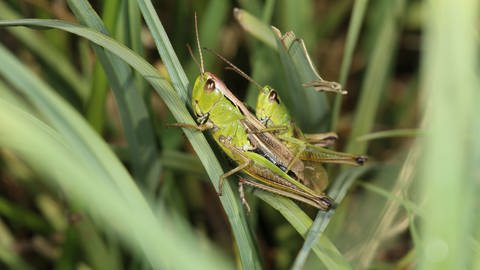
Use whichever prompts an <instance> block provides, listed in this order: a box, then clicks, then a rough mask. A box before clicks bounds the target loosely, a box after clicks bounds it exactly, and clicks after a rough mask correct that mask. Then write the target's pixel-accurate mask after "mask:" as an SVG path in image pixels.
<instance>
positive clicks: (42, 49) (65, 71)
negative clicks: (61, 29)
mask: <svg viewBox="0 0 480 270" xmlns="http://www.w3.org/2000/svg"><path fill="white" fill-rule="evenodd" d="M18 18H20V15H18V14H17V13H16V12H15V11H13V10H12V9H10V8H9V7H8V6H7V5H6V3H5V2H4V1H2V2H0V19H4V20H6V19H8V20H15V19H18ZM9 31H10V32H11V33H12V34H13V35H14V36H15V37H16V38H18V39H19V40H21V41H22V42H23V44H25V46H26V47H28V48H29V49H30V50H32V51H33V52H34V53H35V54H36V55H37V56H38V57H39V58H40V59H42V60H43V61H45V63H47V64H48V65H49V66H51V67H52V70H54V71H55V72H57V73H58V75H59V76H60V77H61V78H62V79H63V80H64V81H65V82H66V83H68V84H69V85H70V87H71V88H72V89H73V90H74V91H75V94H76V95H77V96H78V97H79V98H80V100H81V101H83V102H86V100H87V98H88V95H89V92H90V90H89V89H88V87H89V84H88V81H87V79H86V78H84V77H82V75H81V74H79V73H78V71H76V70H75V68H74V67H73V66H72V64H71V63H70V62H69V60H67V58H66V56H65V55H62V54H61V53H59V51H58V50H57V49H54V48H52V46H51V44H49V43H48V41H47V40H46V39H45V38H43V37H41V36H39V35H38V34H37V33H36V32H35V31H34V30H31V29H21V28H11V29H9Z"/></svg>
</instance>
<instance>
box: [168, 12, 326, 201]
mask: <svg viewBox="0 0 480 270" xmlns="http://www.w3.org/2000/svg"><path fill="white" fill-rule="evenodd" d="M195 31H196V34H197V46H198V51H199V54H200V63H199V67H200V72H201V74H200V75H199V76H198V77H197V79H196V80H195V83H194V86H193V88H192V95H191V99H192V107H193V111H194V113H195V116H196V118H197V119H196V120H197V122H198V124H199V125H190V124H186V123H176V124H175V126H180V127H186V128H192V129H196V130H199V131H205V130H209V131H210V133H211V135H212V137H213V139H214V140H215V142H216V143H217V144H218V145H219V146H220V148H221V149H222V150H223V151H224V152H225V153H226V154H227V156H228V157H229V158H231V159H232V160H233V161H235V162H236V163H237V166H236V167H235V168H233V169H232V170H230V171H228V172H226V173H224V174H223V175H221V176H220V179H219V187H218V193H219V195H221V193H222V186H223V181H224V179H226V178H227V177H229V176H231V175H234V174H236V173H238V172H244V173H246V174H247V175H249V176H251V177H252V178H253V179H255V181H252V180H248V179H243V178H242V179H241V180H240V181H239V191H240V196H241V200H242V203H243V204H244V205H245V206H246V208H247V210H249V209H250V208H249V206H248V203H247V201H246V200H245V197H244V192H243V185H244V184H246V185H249V186H252V187H254V188H259V189H263V190H266V191H269V192H272V193H275V194H278V195H282V196H285V197H289V198H292V199H295V200H298V201H301V202H304V203H307V204H309V205H312V206H314V207H316V208H318V209H321V210H328V209H330V208H331V207H332V206H333V205H334V201H333V199H331V198H330V197H328V196H327V195H325V194H324V193H322V192H315V191H313V190H312V189H310V188H309V187H307V186H305V185H303V184H302V183H301V182H300V181H298V180H302V179H303V170H304V165H303V162H301V161H300V160H298V159H297V158H295V156H294V154H293V153H291V151H290V150H288V148H286V147H285V146H284V145H283V143H282V142H281V141H280V140H279V139H277V138H276V137H275V136H274V135H273V134H271V133H267V132H262V133H261V136H259V135H258V134H260V133H257V132H249V131H248V130H247V128H246V127H248V128H249V129H250V130H253V131H256V130H262V129H265V128H266V127H265V126H264V125H263V124H262V123H261V122H260V121H259V120H258V119H257V118H256V117H255V116H254V115H253V114H252V113H251V112H250V111H248V109H247V108H246V106H245V105H244V104H243V103H242V102H240V101H239V100H238V99H237V98H236V97H235V96H234V95H233V93H232V92H231V91H230V90H229V89H228V88H227V86H226V85H225V84H224V83H223V82H222V81H221V80H220V79H219V78H218V77H216V76H215V75H214V74H212V73H210V72H206V71H205V69H204V67H203V56H202V50H201V47H200V42H199V38H198V26H197V17H196V16H195ZM287 167H289V168H291V170H287V169H286V168H287Z"/></svg>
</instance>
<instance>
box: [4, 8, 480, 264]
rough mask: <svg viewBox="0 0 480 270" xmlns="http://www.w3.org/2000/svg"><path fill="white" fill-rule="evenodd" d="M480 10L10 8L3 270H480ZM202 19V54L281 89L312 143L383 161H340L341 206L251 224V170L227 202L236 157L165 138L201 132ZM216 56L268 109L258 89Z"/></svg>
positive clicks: (235, 82) (280, 211)
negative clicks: (194, 110)
mask: <svg viewBox="0 0 480 270" xmlns="http://www.w3.org/2000/svg"><path fill="white" fill-rule="evenodd" d="M235 8H238V9H235ZM479 8H480V5H479V3H478V1H475V0H464V1H460V2H458V1H446V0H445V1H444V0H441V1H433V0H431V1H427V0H424V1H420V0H392V1H368V0H337V1H332V0H330V1H327V0H302V1H289V0H264V1H261V0H237V1H226V0H210V1H207V0H205V1H193V0H177V1H166V0H163V1H149V0H145V1H142V0H138V1H127V0H109V1H86V0H71V1H57V0H52V1H48V0H42V1H27V0H25V1H23V0H17V1H12V0H4V1H1V2H0V19H1V21H0V26H1V28H0V269H82V270H83V269H102V270H103V269H194V268H195V269H230V268H237V269H413V268H415V269H480V230H479V228H480V227H479V225H480V218H479V215H478V209H479V205H480V201H479V196H477V194H478V192H479V191H480V188H479V186H480V171H479V168H480V167H479V164H480V143H479V141H480V140H478V138H479V137H478V136H479V134H480V120H478V119H479V118H478V117H475V116H478V115H480V109H479V107H477V106H475V105H476V103H477V101H480V96H479V90H480V81H479V67H480V65H479V64H480V63H479V59H480V58H479V56H480V55H479V48H480V47H479V39H480V35H479V26H480V16H479V14H480V12H479V11H480V9H479ZM234 9H235V10H236V11H235V12H234ZM194 12H196V14H197V16H198V19H199V39H200V42H201V44H202V46H204V47H208V48H210V49H214V50H215V51H217V52H219V53H220V54H222V55H223V56H225V57H226V58H227V59H229V60H230V61H232V62H233V63H234V64H235V65H237V66H238V67H240V68H241V69H242V70H244V71H245V72H246V73H247V74H250V75H251V76H252V77H253V78H255V80H257V81H258V82H259V83H260V84H262V85H263V84H269V85H271V86H273V87H275V88H277V89H278V91H279V93H280V95H281V96H282V98H283V100H284V101H285V103H286V104H287V105H288V106H289V109H290V110H291V112H292V114H293V116H294V118H295V120H296V123H298V124H299V126H300V127H301V128H302V130H304V131H306V132H325V131H335V132H337V133H338V134H339V137H340V139H339V140H338V142H337V143H336V145H335V146H334V148H335V149H337V150H341V151H347V152H351V153H356V154H366V155H368V156H369V162H368V163H367V165H366V166H364V167H359V168H351V167H344V166H332V165H328V166H326V167H327V169H328V172H329V178H330V188H329V189H328V191H327V192H328V193H329V194H330V195H332V196H334V197H335V198H337V201H338V202H339V206H338V208H336V209H335V210H334V211H330V212H328V213H324V212H318V213H317V211H316V209H313V208H311V207H309V206H305V205H301V204H300V203H299V204H296V203H293V202H292V201H290V200H287V199H285V198H281V197H278V196H275V195H271V194H267V193H265V192H262V191H258V190H251V189H247V199H248V201H249V203H250V206H251V207H252V211H251V212H250V213H249V214H247V213H246V212H245V209H244V208H243V207H242V205H241V203H240V201H239V199H238V192H237V187H236V180H237V177H230V181H228V182H229V183H227V184H226V187H225V188H224V189H225V190H224V195H223V196H222V197H220V198H219V197H218V196H217V193H216V190H215V188H216V187H217V184H218V183H217V182H218V176H219V175H220V174H222V173H223V172H224V171H227V170H228V168H232V164H230V163H229V162H228V160H227V158H226V156H225V155H223V154H222V153H221V152H220V151H219V149H217V147H216V146H215V145H214V144H213V143H212V141H211V140H210V139H209V137H208V135H207V136H206V137H204V136H203V135H201V134H199V133H196V132H193V131H188V130H185V131H182V130H181V129H179V128H169V127H167V125H168V124H171V123H175V122H187V123H193V119H192V116H191V114H190V113H189V104H188V103H189V98H188V93H189V89H190V88H191V82H192V81H193V80H194V79H195V77H196V76H197V75H198V74H199V70H198V67H197V66H196V65H195V63H194V61H193V60H192V58H191V56H190V55H189V53H188V49H187V46H186V45H187V44H190V45H191V46H192V47H193V48H196V47H195V31H194ZM27 18H32V19H37V20H25V19H27ZM52 19H53V20H52ZM19 25H23V26H27V27H13V26H19ZM269 25H273V26H275V27H276V28H278V29H279V30H280V31H281V32H282V33H285V32H287V31H293V32H294V34H295V36H296V37H297V38H300V39H302V40H303V41H304V42H305V46H306V49H307V51H308V53H309V55H310V57H311V60H312V63H313V65H314V66H315V67H316V70H317V71H318V73H319V74H320V76H321V77H322V78H323V79H325V80H328V81H338V82H340V83H341V84H342V85H343V87H344V88H345V89H346V90H348V94H347V95H344V96H339V95H335V94H331V93H330V94H329V93H318V92H315V91H313V89H311V88H307V89H304V88H303V87H301V86H300V85H299V82H300V83H304V82H306V81H305V80H308V79H309V78H310V79H311V78H314V77H312V76H314V75H312V74H313V73H312V70H311V69H310V67H309V66H307V65H306V62H302V59H303V60H304V58H302V57H303V56H304V55H302V53H300V54H299V50H298V49H299V47H298V44H299V43H298V42H297V43H294V45H292V46H291V47H288V46H287V48H285V47H283V46H281V44H280V43H278V42H279V41H278V40H276V39H275V36H274V35H273V32H272V31H271V29H270V28H269ZM52 28H57V30H52ZM58 29H60V30H58ZM194 51H196V49H194ZM195 54H197V52H195ZM203 58H204V60H205V66H206V69H207V70H209V71H211V72H214V73H215V74H217V75H218V76H219V77H220V78H222V79H223V80H224V81H225V82H226V84H227V85H228V87H229V88H230V89H232V90H233V91H234V92H235V94H236V95H237V96H238V97H239V98H240V99H242V100H244V101H245V102H246V103H247V104H248V105H249V106H251V107H253V108H254V107H255V98H256V95H257V93H258V92H257V91H258V90H257V89H256V88H255V87H254V86H252V85H249V83H248V82H247V81H246V80H244V79H243V78H241V77H240V76H238V75H237V74H235V73H234V72H231V71H229V70H226V69H225V66H226V65H225V64H224V63H221V62H220V61H218V60H217V58H215V57H214V56H213V55H211V54H209V53H204V57H203Z"/></svg>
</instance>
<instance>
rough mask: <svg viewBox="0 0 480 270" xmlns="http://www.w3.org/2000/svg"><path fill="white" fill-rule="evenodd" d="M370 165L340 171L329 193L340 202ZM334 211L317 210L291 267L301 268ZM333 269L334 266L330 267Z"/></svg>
mask: <svg viewBox="0 0 480 270" xmlns="http://www.w3.org/2000/svg"><path fill="white" fill-rule="evenodd" d="M370 168H371V166H366V167H362V168H355V169H350V170H347V171H345V172H343V173H342V175H340V176H339V178H338V179H337V180H336V181H335V182H334V183H333V185H332V188H331V189H330V192H329V195H331V196H332V198H333V199H334V200H335V201H336V202H337V203H338V204H340V203H341V202H342V200H343V198H344V197H345V195H346V194H347V191H348V190H349V189H350V187H351V186H352V184H353V182H354V181H355V179H357V178H358V176H360V175H361V174H363V173H365V172H366V171H367V170H369V169H370ZM334 213H335V209H332V210H330V211H329V212H321V211H318V213H317V216H316V217H315V220H314V222H313V224H312V226H311V227H310V230H309V232H308V234H307V235H306V236H305V242H304V243H303V246H302V248H301V249H300V251H299V253H298V255H297V257H296V258H295V262H294V264H293V269H302V268H303V266H304V265H305V262H306V260H307V257H308V254H309V253H310V250H311V249H313V245H314V243H315V242H316V239H319V238H321V237H323V233H324V232H325V229H326V228H327V225H328V223H329V222H330V220H331V218H332V216H333V215H334ZM332 269H335V268H332Z"/></svg>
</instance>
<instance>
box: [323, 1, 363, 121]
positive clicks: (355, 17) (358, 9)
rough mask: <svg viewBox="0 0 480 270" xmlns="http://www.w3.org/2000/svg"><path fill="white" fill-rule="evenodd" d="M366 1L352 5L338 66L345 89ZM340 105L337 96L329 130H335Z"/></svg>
mask: <svg viewBox="0 0 480 270" xmlns="http://www.w3.org/2000/svg"><path fill="white" fill-rule="evenodd" d="M367 5H368V0H357V1H355V3H354V5H353V11H352V17H351V19H350V23H349V26H348V33H347V42H346V44H345V50H344V53H343V59H342V64H341V66H340V78H339V81H338V82H339V83H340V84H341V85H342V86H343V87H344V88H346V89H348V87H347V86H346V83H347V78H348V70H349V69H350V65H351V64H352V58H353V52H354V50H355V47H356V45H357V42H358V36H359V34H360V28H361V26H362V23H363V18H364V16H365V10H366V9H367ZM341 104H342V96H341V95H337V96H336V97H335V101H334V104H333V109H332V123H331V128H330V130H337V124H338V118H339V117H340V107H341Z"/></svg>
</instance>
